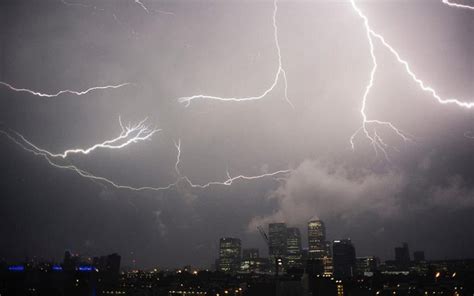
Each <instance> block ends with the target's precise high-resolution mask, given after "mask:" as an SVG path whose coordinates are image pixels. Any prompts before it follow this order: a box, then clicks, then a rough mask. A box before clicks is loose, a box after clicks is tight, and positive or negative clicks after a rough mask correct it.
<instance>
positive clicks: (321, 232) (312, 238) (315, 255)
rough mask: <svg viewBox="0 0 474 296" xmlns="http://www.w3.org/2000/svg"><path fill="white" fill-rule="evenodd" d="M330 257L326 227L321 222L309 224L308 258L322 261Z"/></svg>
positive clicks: (316, 221) (310, 222) (314, 221)
mask: <svg viewBox="0 0 474 296" xmlns="http://www.w3.org/2000/svg"><path fill="white" fill-rule="evenodd" d="M327 256H329V254H328V250H327V242H326V227H325V226H324V222H323V221H321V220H311V221H309V222H308V257H309V259H313V260H314V259H318V260H321V259H323V258H324V257H327Z"/></svg>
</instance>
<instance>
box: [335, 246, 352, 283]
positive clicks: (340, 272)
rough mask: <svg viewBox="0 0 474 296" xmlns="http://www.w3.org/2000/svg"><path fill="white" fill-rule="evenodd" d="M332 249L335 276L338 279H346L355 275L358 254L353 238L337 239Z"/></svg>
mask: <svg viewBox="0 0 474 296" xmlns="http://www.w3.org/2000/svg"><path fill="white" fill-rule="evenodd" d="M332 250H333V252H332V255H333V266H334V277H335V278H336V279H346V278H351V277H352V276H354V273H355V268H356V254H355V248H354V245H353V244H352V242H351V240H350V239H343V240H335V241H334V242H333V244H332Z"/></svg>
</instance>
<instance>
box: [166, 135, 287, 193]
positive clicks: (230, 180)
mask: <svg viewBox="0 0 474 296" xmlns="http://www.w3.org/2000/svg"><path fill="white" fill-rule="evenodd" d="M175 147H176V150H177V151H178V153H177V160H176V163H175V166H174V167H175V171H176V173H177V175H178V178H179V179H181V180H184V181H185V182H186V183H187V184H188V186H190V187H191V188H199V189H206V188H208V187H210V186H213V185H223V186H230V185H232V183H233V182H234V181H237V180H257V179H262V178H266V177H274V176H277V175H282V174H289V173H291V172H292V170H279V171H275V172H271V173H265V174H261V175H255V176H245V175H238V176H234V177H232V176H231V175H230V173H229V171H227V172H226V175H227V179H225V180H224V181H211V182H208V183H205V184H194V183H193V182H192V181H191V179H189V178H188V177H187V176H183V175H182V174H181V171H180V169H179V164H180V162H181V159H180V158H181V140H179V141H178V142H177V143H175Z"/></svg>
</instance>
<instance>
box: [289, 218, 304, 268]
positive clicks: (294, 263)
mask: <svg viewBox="0 0 474 296" xmlns="http://www.w3.org/2000/svg"><path fill="white" fill-rule="evenodd" d="M286 264H287V266H288V267H289V268H299V267H302V252H301V233H300V230H299V229H298V228H296V227H290V228H288V229H287V237H286Z"/></svg>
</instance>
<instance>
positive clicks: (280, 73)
mask: <svg viewBox="0 0 474 296" xmlns="http://www.w3.org/2000/svg"><path fill="white" fill-rule="evenodd" d="M277 12H278V4H277V0H274V1H273V18H272V20H273V37H274V40H275V47H276V50H277V55H278V69H277V72H276V74H275V78H274V79H273V83H272V84H271V85H270V87H269V88H267V89H266V90H265V91H264V92H263V93H262V94H260V95H258V96H250V97H240V98H239V97H218V96H211V95H203V94H200V95H193V96H189V97H181V98H178V102H180V103H183V104H185V106H186V107H187V106H189V105H190V104H191V101H193V100H197V99H209V100H216V101H232V102H245V101H254V100H260V99H263V98H265V97H266V96H267V95H268V94H269V93H270V92H271V91H273V90H274V89H275V87H276V86H277V85H278V82H279V81H280V79H281V80H283V84H284V92H285V94H284V95H285V100H286V101H287V102H288V104H289V105H290V106H291V107H293V108H294V105H293V103H292V102H291V101H290V99H289V98H288V81H287V79H286V72H285V69H284V68H283V63H282V57H281V48H280V42H279V40H278V26H277V21H276V17H277Z"/></svg>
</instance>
